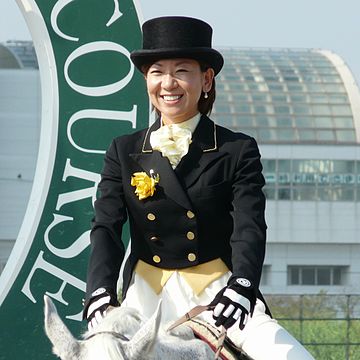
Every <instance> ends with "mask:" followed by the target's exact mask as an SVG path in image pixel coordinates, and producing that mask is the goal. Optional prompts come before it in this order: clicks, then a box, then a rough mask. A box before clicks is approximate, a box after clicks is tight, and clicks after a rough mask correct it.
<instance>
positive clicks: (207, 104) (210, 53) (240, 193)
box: [84, 17, 312, 360]
mask: <svg viewBox="0 0 360 360" xmlns="http://www.w3.org/2000/svg"><path fill="white" fill-rule="evenodd" d="M211 38H212V28H211V27H210V26H209V25H208V24H207V23H205V22H203V21H201V20H198V19H194V18H187V17H163V18H156V19H152V20H149V21H147V22H145V23H144V24H143V49H141V50H136V51H133V52H132V53H131V60H132V61H133V63H134V65H135V66H136V67H137V68H138V70H140V71H141V72H142V73H143V74H144V77H145V80H146V85H147V91H148V95H149V98H150V100H151V103H152V105H153V107H154V108H155V109H156V112H157V115H158V117H157V119H156V121H155V123H154V124H153V125H152V126H151V127H149V128H148V129H144V130H141V131H138V132H136V133H134V134H132V135H127V136H121V137H118V138H116V139H114V140H113V142H112V144H111V145H110V148H109V150H108V151H107V153H106V156H105V164H104V169H103V173H102V180H101V182H100V183H99V190H100V193H101V196H100V197H99V198H98V199H97V201H96V202H95V218H94V221H93V228H92V232H91V244H92V251H91V256H90V262H89V268H88V269H89V270H88V279H87V298H86V303H85V308H84V318H86V319H87V321H88V326H89V329H90V330H95V328H96V327H97V326H98V325H99V323H101V322H102V319H103V317H104V316H106V311H107V309H108V308H109V306H117V305H119V304H118V300H117V296H116V293H117V289H116V282H117V277H118V274H119V268H120V265H121V262H122V260H123V259H124V253H125V247H124V245H123V243H122V239H121V229H122V226H123V224H124V223H125V221H126V220H127V217H128V218H129V221H130V233H131V242H132V243H131V250H130V255H129V257H128V258H127V259H126V262H125V264H124V273H123V289H122V290H123V294H122V295H123V299H122V305H121V306H123V307H126V306H129V307H133V308H136V309H138V310H139V312H140V313H141V314H142V315H143V316H145V317H151V316H152V314H153V313H154V311H155V310H156V308H157V306H158V304H159V303H160V302H161V303H162V319H161V321H162V322H163V324H166V323H169V322H173V321H174V320H176V319H177V318H179V317H181V316H182V315H183V314H184V313H187V312H188V311H189V310H190V309H191V308H193V307H195V306H197V305H207V306H205V308H206V309H207V310H208V311H206V312H204V313H202V314H201V317H202V319H203V320H205V321H207V322H208V323H210V324H211V325H213V326H216V327H221V329H222V330H224V329H227V333H228V336H229V338H230V339H231V340H232V341H233V342H234V343H235V344H236V345H237V346H238V347H239V348H242V349H243V351H245V352H246V353H247V354H248V355H250V357H251V358H253V359H255V360H268V359H277V360H285V359H287V360H300V359H301V360H310V359H312V357H311V355H310V354H309V353H308V352H307V351H306V350H305V349H304V348H303V347H302V346H301V345H300V344H299V343H298V342H297V341H296V340H295V339H294V338H293V337H292V336H291V335H290V334H288V333H287V332H286V331H285V330H284V329H283V328H282V327H281V326H279V325H278V324H277V323H276V321H275V320H273V319H272V318H271V315H270V311H269V309H268V307H267V305H266V302H265V300H264V298H263V296H262V294H261V292H260V290H259V283H260V277H261V270H262V265H263V260H264V255H265V238H266V224H265V219H264V209H265V197H264V194H263V192H262V187H263V186H264V177H263V176H262V173H261V171H262V165H261V163H260V154H259V150H258V147H257V144H256V142H255V140H254V139H253V138H251V137H250V136H247V135H245V134H243V133H234V132H232V131H230V130H228V129H226V128H224V127H221V126H218V125H216V124H215V123H214V122H213V121H212V120H211V119H210V118H209V117H208V115H209V113H210V110H211V107H212V104H213V102H214V99H215V85H214V77H215V76H216V75H217V74H218V73H219V71H220V70H221V68H222V66H223V58H222V55H221V54H220V53H219V52H218V51H216V50H215V49H213V48H212V47H211ZM210 93H211V96H209V94H210ZM155 174H156V175H155ZM134 187H136V189H134ZM145 189H146V191H145V195H146V196H140V195H142V194H143V192H144V191H143V190H145ZM147 190H149V191H147ZM155 190H156V191H155ZM274 339H276V342H275V340H274ZM279 339H281V340H279ZM259 344H261V346H259ZM284 344H286V346H284Z"/></svg>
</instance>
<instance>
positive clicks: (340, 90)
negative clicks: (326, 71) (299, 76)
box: [323, 84, 346, 93]
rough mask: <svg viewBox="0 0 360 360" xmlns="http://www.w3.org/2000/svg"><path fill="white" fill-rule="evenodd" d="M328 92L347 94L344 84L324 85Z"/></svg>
mask: <svg viewBox="0 0 360 360" xmlns="http://www.w3.org/2000/svg"><path fill="white" fill-rule="evenodd" d="M323 87H324V90H325V91H326V92H336V93H345V92H346V91H345V87H344V86H343V85H342V84H323Z"/></svg>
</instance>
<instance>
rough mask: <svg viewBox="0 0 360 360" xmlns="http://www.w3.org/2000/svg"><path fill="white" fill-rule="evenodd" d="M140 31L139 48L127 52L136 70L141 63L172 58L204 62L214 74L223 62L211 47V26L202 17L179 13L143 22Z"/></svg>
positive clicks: (220, 56)
mask: <svg viewBox="0 0 360 360" xmlns="http://www.w3.org/2000/svg"><path fill="white" fill-rule="evenodd" d="M142 30H143V48H142V49H141V50H136V51H133V52H132V53H131V55H130V57H131V60H132V62H133V63H134V64H135V66H136V67H137V68H138V69H139V70H140V71H142V66H143V65H146V64H153V63H154V62H155V61H157V60H161V59H172V58H188V59H195V60H198V61H201V62H204V63H205V64H208V65H209V66H210V67H212V68H213V69H214V72H215V75H216V74H217V73H218V72H219V71H220V70H221V68H222V66H223V64H224V59H223V57H222V55H221V54H220V53H219V52H218V51H216V50H215V49H213V48H212V47H211V37H212V28H211V26H210V25H209V24H207V23H206V22H204V21H202V20H199V19H194V18H189V17H183V16H167V17H159V18H155V19H151V20H148V21H146V22H145V23H144V24H143V26H142Z"/></svg>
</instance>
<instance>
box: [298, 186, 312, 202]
mask: <svg viewBox="0 0 360 360" xmlns="http://www.w3.org/2000/svg"><path fill="white" fill-rule="evenodd" d="M293 199H294V200H302V201H316V200H317V193H316V188H315V187H310V186H309V187H297V186H296V187H294V188H293Z"/></svg>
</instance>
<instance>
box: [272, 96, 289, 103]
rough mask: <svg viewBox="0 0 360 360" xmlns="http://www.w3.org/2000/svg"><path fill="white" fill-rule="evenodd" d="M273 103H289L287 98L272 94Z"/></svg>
mask: <svg viewBox="0 0 360 360" xmlns="http://www.w3.org/2000/svg"><path fill="white" fill-rule="evenodd" d="M271 97H272V100H273V102H285V103H286V102H287V96H286V95H283V94H271Z"/></svg>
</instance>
